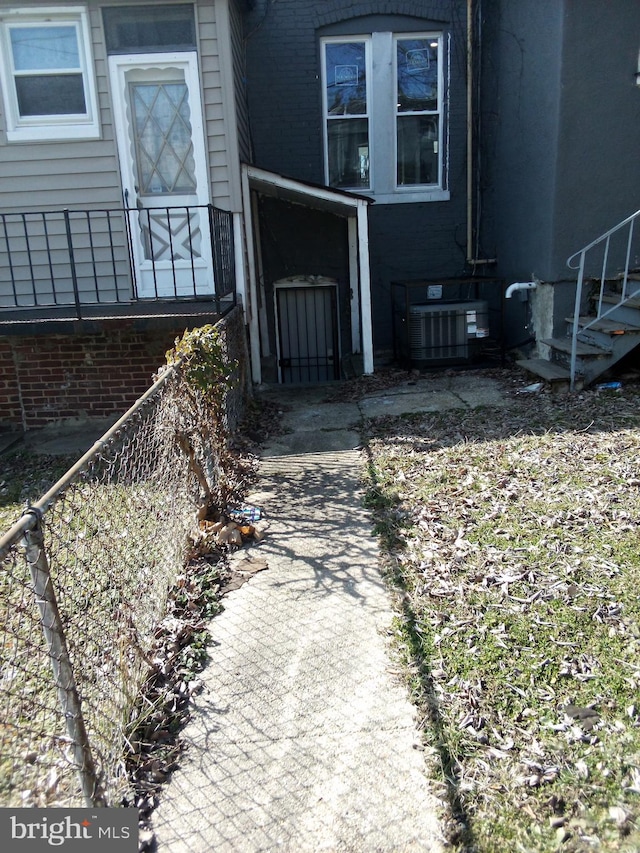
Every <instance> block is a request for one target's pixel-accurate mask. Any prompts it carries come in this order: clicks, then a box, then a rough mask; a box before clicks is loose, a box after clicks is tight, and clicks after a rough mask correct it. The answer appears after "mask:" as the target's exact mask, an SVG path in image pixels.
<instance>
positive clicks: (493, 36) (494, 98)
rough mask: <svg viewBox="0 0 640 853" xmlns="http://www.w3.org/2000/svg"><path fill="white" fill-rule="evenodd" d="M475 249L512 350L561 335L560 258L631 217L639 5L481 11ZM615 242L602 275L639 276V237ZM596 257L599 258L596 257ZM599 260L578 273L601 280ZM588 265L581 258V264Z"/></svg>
mask: <svg viewBox="0 0 640 853" xmlns="http://www.w3.org/2000/svg"><path fill="white" fill-rule="evenodd" d="M482 10H483V13H484V17H483V19H482V50H481V57H480V65H481V71H480V73H479V77H478V82H479V87H480V91H479V95H478V99H477V100H478V119H477V120H478V128H477V138H478V140H479V144H478V152H477V156H478V162H477V167H476V182H477V185H478V187H479V198H480V203H481V209H480V210H479V211H476V227H477V229H478V237H477V239H478V243H479V245H480V246H481V247H482V251H483V253H484V254H485V256H486V257H495V258H496V259H497V263H496V271H497V272H498V274H499V275H500V276H501V277H502V278H503V279H504V280H505V281H506V282H507V283H509V282H529V281H531V280H532V279H533V280H537V281H538V282H540V285H539V286H538V287H537V288H536V289H535V290H532V291H529V292H527V291H522V292H520V293H517V294H514V296H513V297H512V298H511V299H510V300H508V301H507V302H506V310H505V328H506V330H507V334H508V342H509V345H510V346H516V345H519V344H521V343H522V342H526V341H528V340H529V339H531V338H534V339H535V340H536V341H537V342H538V343H537V347H538V348H541V347H543V346H544V345H541V344H540V343H539V342H540V341H541V340H544V339H546V338H550V337H552V336H554V335H563V334H564V333H565V327H566V318H567V317H568V316H571V315H572V314H573V309H574V304H573V300H574V291H575V281H576V275H577V272H576V270H575V269H570V268H569V267H568V266H567V263H566V262H567V259H568V258H569V256H570V255H573V254H574V253H575V252H577V251H578V250H580V249H581V248H582V247H583V246H586V245H587V244H589V243H590V242H591V241H593V240H595V239H596V238H598V237H599V236H600V235H601V234H603V233H604V232H606V231H608V230H609V229H610V228H612V227H613V226H615V225H617V223H619V222H620V221H621V220H623V219H624V218H625V217H627V216H629V215H631V214H633V213H634V212H635V211H637V210H638V209H639V208H640V157H639V156H638V151H639V147H638V146H639V144H640V86H639V85H638V83H639V82H640V80H639V77H638V71H640V57H639V51H640V4H638V3H637V2H635V0H608V2H607V3H601V2H598V0H518V2H517V3H512V2H509V0H495V2H492V3H490V4H489V3H483V4H482ZM628 237H629V235H628V232H627V231H626V230H624V231H622V230H621V231H620V232H619V233H618V234H617V235H613V237H612V244H611V246H610V249H609V258H608V267H609V269H608V271H607V272H606V275H607V276H611V277H613V276H616V275H619V274H620V273H621V271H622V270H623V269H624V267H625V255H626V251H627V248H628V247H630V248H631V252H630V257H629V262H630V266H631V268H632V269H633V268H634V267H635V268H636V269H638V268H639V267H640V242H639V239H638V238H640V232H639V229H637V228H636V229H635V236H634V234H632V235H631V238H632V239H631V242H630V243H629V241H628ZM596 254H597V253H596ZM603 260H604V259H603V258H602V253H600V254H599V255H598V256H597V259H596V258H595V257H594V258H593V261H592V262H591V263H592V268H591V269H588V270H587V271H586V272H587V273H590V274H593V275H594V276H596V277H597V276H600V275H601V273H602V269H603ZM587 264H589V258H587Z"/></svg>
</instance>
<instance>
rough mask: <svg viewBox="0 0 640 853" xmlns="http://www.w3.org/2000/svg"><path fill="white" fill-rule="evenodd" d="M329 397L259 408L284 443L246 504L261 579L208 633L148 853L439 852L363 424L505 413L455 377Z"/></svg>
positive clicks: (480, 384) (491, 389)
mask: <svg viewBox="0 0 640 853" xmlns="http://www.w3.org/2000/svg"><path fill="white" fill-rule="evenodd" d="M453 386H455V387H453ZM326 393H327V389H326V388H325V389H311V390H305V389H294V390H292V391H290V392H289V393H285V390H284V389H281V390H279V391H277V392H275V397H274V392H272V393H271V394H270V396H271V398H272V399H276V400H278V401H280V402H281V403H282V404H283V408H284V409H285V412H284V422H285V425H287V426H288V427H289V428H290V430H291V431H290V432H289V433H288V434H287V435H285V436H281V437H279V438H278V439H276V440H275V441H274V442H272V443H271V444H270V445H269V446H268V447H267V448H265V451H264V459H263V460H262V462H261V468H260V473H261V477H260V482H259V486H258V491H257V492H256V493H255V494H254V495H251V496H250V497H249V501H250V502H251V503H255V504H256V505H259V506H261V507H263V508H264V510H265V512H266V514H267V517H268V519H269V521H270V527H269V530H268V535H267V537H266V539H265V541H264V542H263V543H261V544H260V546H258V547H254V548H252V549H248V552H249V553H256V554H257V555H259V556H260V557H263V558H265V559H266V560H267V562H268V565H269V568H268V569H267V570H266V571H262V572H260V573H259V574H256V575H255V576H253V577H252V578H251V580H250V581H249V582H248V583H245V584H244V585H243V586H242V587H241V588H240V589H238V590H236V591H234V592H232V593H230V594H229V595H228V596H227V597H226V598H225V599H224V606H225V609H224V612H223V613H222V614H221V615H219V616H217V617H216V618H215V619H213V620H212V621H211V623H210V625H209V627H210V630H211V634H212V636H213V645H212V647H211V649H210V654H211V662H210V664H209V665H208V666H207V669H206V670H205V672H204V675H203V680H204V684H205V689H204V691H203V693H202V694H201V695H200V696H199V697H198V698H197V700H196V707H195V710H194V713H193V718H192V721H191V722H190V723H189V725H188V726H187V728H186V729H185V731H184V732H183V737H184V740H185V741H186V742H187V743H188V744H189V746H188V750H187V752H186V754H185V755H184V756H183V758H182V760H181V766H180V768H179V769H178V770H176V771H175V772H174V774H173V777H172V780H171V782H170V783H169V784H168V785H167V786H165V789H164V790H163V793H162V795H161V801H160V805H159V807H158V808H157V810H156V811H155V812H154V815H153V828H154V830H155V833H156V838H157V842H158V850H159V853H182V851H185V853H186V851H189V853H205V851H206V853H209V851H214V850H215V851H220V852H221V853H223V852H224V851H228V853H244V851H246V853H257V851H271V850H274V851H275V850H283V851H291V852H292V853H293V852H294V851H295V853H305V851H349V852H350V853H357V851H362V853H372V851H379V853H392V851H393V853H401V852H402V851H433V853H436V851H441V850H442V845H441V842H440V836H439V829H438V821H437V816H436V808H437V803H436V801H435V799H434V796H433V794H432V792H431V789H430V785H429V782H428V780H427V778H426V775H425V767H424V762H423V756H422V753H421V752H420V750H419V749H416V747H417V746H419V744H420V737H419V735H418V733H417V731H416V728H415V719H414V709H413V707H412V706H411V704H410V703H409V701H408V699H407V695H406V692H405V689H404V687H403V686H402V685H401V682H400V680H399V679H398V677H397V676H396V675H395V674H394V664H393V662H392V657H391V655H390V651H389V628H390V625H391V621H392V618H393V614H392V606H391V602H390V599H389V596H388V593H387V591H386V589H385V587H384V584H383V582H382V579H381V577H380V574H379V570H378V550H377V544H376V540H375V538H374V537H373V536H372V532H371V521H370V518H369V517H368V515H367V513H366V512H365V511H364V510H363V509H362V507H361V498H362V492H363V481H362V473H363V458H362V453H361V451H360V450H358V445H359V442H360V435H359V432H358V424H359V422H360V420H361V417H362V415H363V414H365V415H367V416H372V415H375V414H395V413H400V412H404V411H420V410H425V409H426V410H434V409H442V408H451V407H453V408H469V407H471V408H473V407H475V406H478V405H483V404H490V405H500V404H502V402H503V400H502V395H501V392H500V390H499V388H498V386H497V385H496V384H495V383H494V382H493V380H491V379H487V380H486V381H484V380H482V379H481V378H480V379H479V377H478V376H477V375H474V376H473V377H471V376H467V377H465V375H464V374H460V375H459V376H454V377H442V381H441V382H440V384H438V382H435V383H434V381H433V380H431V379H430V380H427V381H425V382H418V383H405V384H404V385H402V386H399V387H398V388H396V389H393V390H390V391H383V392H378V393H376V394H373V395H372V396H371V397H369V398H367V399H366V400H364V401H361V402H360V403H324V402H322V398H323V397H324V396H326ZM243 556H244V555H243Z"/></svg>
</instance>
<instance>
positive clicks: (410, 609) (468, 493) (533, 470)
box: [367, 383, 640, 853]
mask: <svg viewBox="0 0 640 853" xmlns="http://www.w3.org/2000/svg"><path fill="white" fill-rule="evenodd" d="M523 384H524V383H523ZM638 414H640V390H638V389H636V388H629V389H626V390H625V391H624V392H623V393H622V394H606V395H605V394H598V393H597V392H596V391H585V392H584V393H583V394H581V395H579V396H572V397H568V398H565V399H555V398H553V397H552V396H550V395H547V394H540V395H535V396H531V395H524V394H523V395H518V396H516V395H515V394H513V397H512V400H511V404H510V406H509V407H507V408H505V409H499V408H496V409H486V410H474V411H460V410H457V411H451V412H445V413H440V414H435V415H434V414H428V415H420V416H410V417H404V418H401V419H390V418H389V419H382V420H378V421H374V422H371V423H369V424H368V427H367V428H368V435H369V450H370V487H369V494H368V499H367V500H368V505H369V506H370V507H371V508H372V510H373V512H374V514H375V517H376V523H377V530H378V533H379V535H380V536H381V539H382V543H383V547H384V553H385V562H386V567H387V570H388V573H389V576H390V578H391V579H392V581H393V583H394V585H395V586H396V588H397V589H398V590H400V591H401V593H402V594H401V595H399V596H398V607H399V612H398V616H397V620H396V628H397V639H398V646H399V648H400V650H401V653H402V654H403V656H404V658H405V660H406V663H407V671H408V681H409V685H410V689H411V691H412V694H413V697H414V700H415V701H416V702H417V704H418V705H419V707H420V708H421V710H422V712H423V728H424V733H425V740H426V744H427V748H428V750H429V751H430V752H431V753H432V755H433V757H434V759H436V763H437V766H438V767H439V773H440V777H441V781H442V786H443V799H444V800H445V802H446V803H447V805H448V811H449V816H448V829H449V838H450V841H451V843H452V845H453V847H454V849H458V850H465V851H471V850H477V851H482V853H485V851H486V853H492V851H495V853H502V851H506V850H509V851H512V850H513V851H527V853H528V851H531V853H547V851H548V853H551V851H559V850H561V851H567V853H582V851H591V850H606V851H626V853H631V851H638V850H639V849H640V822H639V820H640V601H639V598H638V588H639V587H640V548H639V547H638V546H639V536H638V529H639V528H638V525H639V523H640V426H639V425H638Z"/></svg>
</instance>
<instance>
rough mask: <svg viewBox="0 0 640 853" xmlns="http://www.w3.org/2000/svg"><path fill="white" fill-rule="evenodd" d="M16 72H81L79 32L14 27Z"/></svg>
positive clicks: (12, 39)
mask: <svg viewBox="0 0 640 853" xmlns="http://www.w3.org/2000/svg"><path fill="white" fill-rule="evenodd" d="M10 33H11V48H12V51H13V63H14V67H15V69H16V71H36V70H37V71H46V70H48V69H56V68H58V69H62V68H80V55H79V53H78V39H77V35H76V28H75V27H73V26H71V27H68V26H64V27H11V29H10Z"/></svg>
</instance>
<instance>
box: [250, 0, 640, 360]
mask: <svg viewBox="0 0 640 853" xmlns="http://www.w3.org/2000/svg"><path fill="white" fill-rule="evenodd" d="M246 26H247V29H246V51H247V99H248V104H249V116H250V122H251V139H252V144H253V151H252V153H253V158H254V162H255V163H256V164H258V165H259V166H261V167H262V168H265V169H269V170H273V171H274V172H282V173H285V174H288V175H290V176H292V177H295V178H297V179H299V180H303V181H308V182H310V183H320V184H329V185H333V186H335V187H340V188H343V189H348V190H351V191H355V192H358V193H362V194H364V195H366V196H368V197H370V198H371V199H372V200H373V202H374V203H373V204H372V205H371V207H370V209H369V214H368V216H369V249H370V279H371V314H372V324H373V345H374V352H375V354H376V357H377V359H378V360H384V359H385V358H389V357H391V356H393V355H395V356H396V357H397V355H398V352H397V338H398V337H399V336H400V337H401V336H402V335H403V334H404V338H405V344H406V345H407V346H408V348H409V353H410V354H413V350H412V341H411V337H410V336H411V335H412V334H413V327H412V325H411V324H412V323H413V319H412V316H411V315H412V314H414V315H415V314H417V313H418V311H419V310H420V311H425V312H427V313H425V314H424V323H427V324H429V323H430V325H427V326H426V327H425V326H424V325H423V327H422V328H423V331H424V330H425V328H426V332H427V334H429V332H431V333H432V335H433V337H434V339H436V338H437V337H438V335H439V334H440V333H441V332H440V330H439V327H438V326H436V324H435V321H433V320H430V319H429V317H430V314H429V313H428V312H429V311H431V310H435V309H439V308H440V307H442V306H441V305H440V303H442V302H448V303H457V304H458V305H459V306H461V309H462V311H463V312H465V311H468V309H469V307H473V305H474V304H475V302H476V301H477V300H480V304H481V305H483V306H484V310H483V314H482V316H483V318H484V319H483V322H482V323H480V316H481V315H480V313H479V312H478V313H477V314H476V311H471V312H470V313H467V317H471V322H469V323H468V324H467V331H468V332H469V333H470V334H483V335H484V334H486V333H487V332H488V334H489V336H490V337H491V338H492V339H494V340H496V341H499V342H500V344H501V346H500V347H498V351H499V350H500V349H502V351H503V352H508V351H509V350H511V349H513V348H517V349H518V350H520V349H525V350H526V349H531V348H532V346H536V345H537V346H540V347H542V345H541V344H539V341H540V340H542V339H544V338H547V337H550V336H551V335H554V334H559V333H560V332H561V331H562V330H563V328H564V326H565V322H566V321H565V318H566V317H567V316H568V315H569V314H571V313H572V311H573V291H574V284H575V279H576V271H575V270H571V269H569V268H568V267H567V266H566V261H567V258H568V257H569V256H570V255H571V254H573V253H574V252H576V251H577V250H578V249H580V248H581V247H582V246H584V245H585V244H587V243H589V242H590V241H591V240H593V239H594V238H596V237H597V236H598V235H600V234H602V233H603V232H604V231H606V230H607V229H609V228H610V227H611V226H613V225H615V224H616V223H617V222H619V221H620V220H622V219H623V218H624V217H625V216H627V215H629V214H630V213H632V212H633V211H635V210H637V209H638V207H640V203H639V202H640V159H639V158H638V156H637V152H638V141H639V139H640V88H639V87H638V85H637V71H638V68H639V65H638V52H639V50H640V5H639V4H638V3H637V2H635V0H609V2H607V3H602V2H599V1H598V0H518V2H513V0H491V2H489V0H394V2H388V0H349V2H343V0H326V2H314V0H278V2H277V3H273V2H269V0H256V2H255V3H253V4H252V8H251V10H250V11H249V12H248V13H247V24H246ZM605 46H606V47H605ZM258 210H259V216H260V217H261V221H262V222H263V228H262V233H261V250H262V260H263V281H264V302H265V304H267V305H269V304H271V303H273V302H274V291H276V294H275V304H276V309H277V304H278V298H277V289H278V288H277V283H278V282H280V281H282V280H283V279H285V280H286V279H287V278H290V277H291V276H295V275H297V274H300V273H315V274H320V275H324V276H328V277H330V278H333V279H336V280H337V281H338V282H339V285H338V291H339V299H342V303H341V304H342V305H343V308H342V313H341V315H340V317H339V321H342V320H343V318H344V316H345V314H346V304H347V302H346V300H347V297H345V296H342V297H341V296H340V293H341V292H342V293H344V292H348V283H347V282H348V276H347V274H346V272H345V256H346V253H347V248H346V246H345V244H344V240H341V239H340V232H339V231H336V223H335V220H334V219H332V218H331V217H330V216H329V215H321V214H319V213H316V212H314V213H311V212H307V213H305V212H303V211H302V209H301V208H300V207H299V206H297V205H294V204H288V203H286V202H282V201H281V200H278V199H273V198H269V197H264V198H261V199H260V200H259V203H258ZM636 230H637V229H636ZM292 233H295V235H296V237H295V240H291V239H290V237H289V235H291V234H292ZM634 251H636V250H635V249H634ZM637 254H638V258H637V259H636V266H640V247H638V249H637ZM632 256H633V253H632ZM612 259H613V249H612V253H611V260H612ZM617 262H618V264H619V267H618V268H619V269H622V268H623V267H624V264H625V259H624V256H623V255H622V256H621V257H620V258H619V259H618V261H617ZM520 282H522V283H529V282H533V283H534V284H535V289H524V288H523V289H520V290H518V291H516V292H515V293H514V294H513V296H511V291H509V290H508V288H509V285H511V284H512V283H520ZM422 284H424V286H422ZM341 288H342V290H341ZM507 293H509V294H510V298H509V299H505V298H504V297H505V295H506V294H507ZM407 301H409V302H412V301H417V302H421V303H426V305H425V304H422V305H418V306H416V307H415V308H414V309H411V308H410V309H409V311H408V312H407V313H406V314H405V313H404V309H405V306H406V302H407ZM398 303H400V306H401V307H400V310H399V309H398ZM429 303H432V304H431V305H430V304H429ZM448 307H450V308H451V307H454V306H452V305H449V306H448ZM484 311H486V313H484ZM436 316H440V315H439V314H436ZM476 320H477V321H478V322H476ZM403 324H404V328H403ZM271 327H272V328H271V332H270V334H271V341H270V343H271V351H272V352H274V351H275V344H277V334H278V318H277V317H276V318H275V319H274V321H273V322H272V323H271ZM408 327H409V328H410V332H409V335H407V328H408ZM419 328H420V327H419V326H418V329H419ZM462 332H463V334H464V324H463V330H462ZM407 337H409V342H408V344H407ZM418 353H419V354H420V351H419V350H418ZM447 354H448V351H447V350H446V348H444V347H441V348H438V346H437V341H436V348H435V350H434V352H433V355H434V356H435V357H434V358H433V360H432V361H431V362H430V361H429V360H428V359H427V360H426V362H424V361H423V362H422V363H423V364H424V363H426V364H427V365H428V364H430V363H431V364H433V365H434V366H437V365H439V364H443V363H446V362H447V360H446V358H442V357H441V356H446V355H447Z"/></svg>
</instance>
